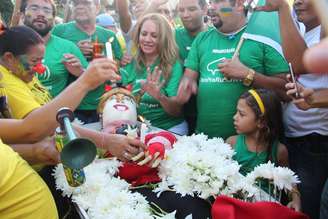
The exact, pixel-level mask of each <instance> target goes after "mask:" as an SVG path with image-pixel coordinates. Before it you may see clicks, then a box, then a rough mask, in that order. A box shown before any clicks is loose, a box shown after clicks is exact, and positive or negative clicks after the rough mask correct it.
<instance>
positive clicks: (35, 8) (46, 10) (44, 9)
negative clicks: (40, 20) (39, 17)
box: [26, 5, 53, 15]
mask: <svg viewBox="0 0 328 219" xmlns="http://www.w3.org/2000/svg"><path fill="white" fill-rule="evenodd" d="M26 11H30V12H39V11H42V12H43V13H44V14H46V15H50V14H52V13H53V10H52V8H48V7H40V6H38V5H30V6H28V7H27V8H26Z"/></svg>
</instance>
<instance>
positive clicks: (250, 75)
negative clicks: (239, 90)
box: [243, 68, 255, 87]
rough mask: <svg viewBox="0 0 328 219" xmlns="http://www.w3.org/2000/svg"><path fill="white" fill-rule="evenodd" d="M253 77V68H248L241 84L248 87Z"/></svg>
mask: <svg viewBox="0 0 328 219" xmlns="http://www.w3.org/2000/svg"><path fill="white" fill-rule="evenodd" d="M254 77H255V71H254V70H253V69H251V68H249V69H248V71H247V75H246V77H245V78H244V80H243V84H244V85H245V86H246V87H250V86H251V85H252V84H253V82H254Z"/></svg>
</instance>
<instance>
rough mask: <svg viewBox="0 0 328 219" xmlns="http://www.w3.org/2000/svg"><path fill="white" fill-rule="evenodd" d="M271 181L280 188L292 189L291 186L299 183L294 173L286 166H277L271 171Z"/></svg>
mask: <svg viewBox="0 0 328 219" xmlns="http://www.w3.org/2000/svg"><path fill="white" fill-rule="evenodd" d="M273 183H274V185H276V186H277V187H278V189H280V190H286V189H287V190H289V191H291V190H292V187H293V186H294V185H296V184H297V183H300V181H299V179H298V177H297V176H296V175H295V173H294V172H293V171H292V170H290V169H289V168H286V167H277V168H275V170H274V172H273Z"/></svg>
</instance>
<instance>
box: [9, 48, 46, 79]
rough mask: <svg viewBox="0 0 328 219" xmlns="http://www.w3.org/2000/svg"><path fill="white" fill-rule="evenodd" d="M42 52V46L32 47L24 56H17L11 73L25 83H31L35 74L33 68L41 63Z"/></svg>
mask: <svg viewBox="0 0 328 219" xmlns="http://www.w3.org/2000/svg"><path fill="white" fill-rule="evenodd" d="M44 50H45V48H44V45H43V44H38V45H36V46H32V47H31V48H30V49H29V50H28V52H27V53H26V54H24V55H20V56H18V58H17V61H16V64H15V66H14V67H13V72H15V74H16V75H17V76H18V77H19V78H20V79H22V80H23V81H25V82H30V81H32V79H33V77H34V74H35V72H34V71H33V67H34V66H35V65H37V64H38V63H41V62H42V59H43V55H44Z"/></svg>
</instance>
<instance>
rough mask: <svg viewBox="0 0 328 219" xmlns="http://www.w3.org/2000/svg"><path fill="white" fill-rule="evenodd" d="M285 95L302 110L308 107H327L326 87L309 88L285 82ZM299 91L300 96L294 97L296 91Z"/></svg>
mask: <svg viewBox="0 0 328 219" xmlns="http://www.w3.org/2000/svg"><path fill="white" fill-rule="evenodd" d="M286 89H287V95H288V96H289V97H290V98H292V99H293V103H294V104H295V105H296V106H297V107H298V108H299V109H302V110H308V109H310V108H327V107H328V88H325V89H320V90H313V89H311V88H304V87H303V86H302V85H300V84H297V89H296V88H295V84H294V83H292V82H290V83H288V84H286ZM297 91H298V92H299V94H300V97H299V98H295V94H296V92H297Z"/></svg>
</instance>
